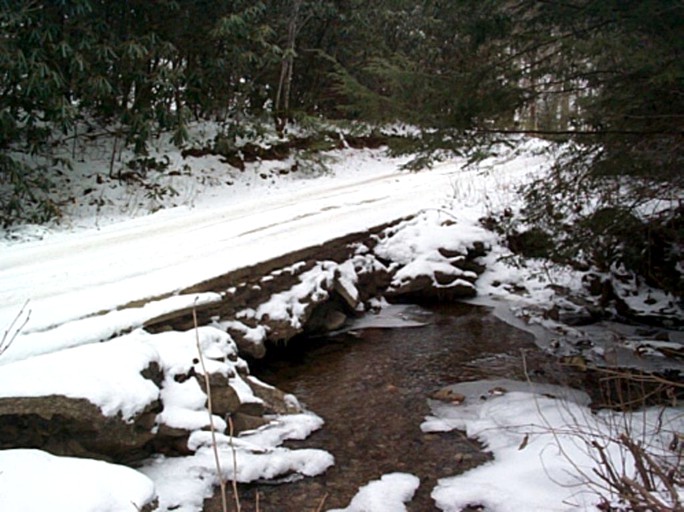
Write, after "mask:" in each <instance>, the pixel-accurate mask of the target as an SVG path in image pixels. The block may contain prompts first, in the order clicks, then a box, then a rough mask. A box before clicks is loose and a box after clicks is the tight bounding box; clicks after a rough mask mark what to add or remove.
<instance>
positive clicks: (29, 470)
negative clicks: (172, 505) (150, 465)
mask: <svg viewBox="0 0 684 512" xmlns="http://www.w3.org/2000/svg"><path fill="white" fill-rule="evenodd" d="M155 498H156V494H155V488H154V483H153V482H152V481H151V480H150V479H149V478H147V477H146V476H145V475H143V474H141V473H139V472H138V471H135V470H133V469H130V468H126V467H123V466H117V465H114V464H109V463H107V462H101V461H94V460H88V459H74V458H69V457H55V456H54V455H50V454H48V453H45V452H41V451H39V450H0V503H1V504H2V510H5V511H7V512H11V511H22V512H45V511H47V510H49V511H50V512H124V511H127V510H135V509H138V510H141V509H142V508H143V507H144V506H145V505H148V504H150V503H152V502H153V501H154V500H155Z"/></svg>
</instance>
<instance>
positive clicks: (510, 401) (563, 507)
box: [421, 381, 684, 512]
mask: <svg viewBox="0 0 684 512" xmlns="http://www.w3.org/2000/svg"><path fill="white" fill-rule="evenodd" d="M449 389H451V390H453V391H454V392H456V393H461V394H463V395H464V396H465V397H466V398H465V401H464V402H463V404H462V405H458V406H456V405H451V404H445V403H441V402H433V403H432V404H431V405H432V415H431V416H430V417H428V418H427V419H426V421H425V422H424V423H423V425H422V426H421V428H422V430H423V431H424V432H443V431H448V430H451V429H461V430H464V431H465V432H466V433H467V435H468V436H469V437H474V438H477V439H479V440H480V441H481V442H483V443H484V445H485V447H486V449H487V450H489V451H491V452H492V454H493V456H494V461H492V462H489V463H487V464H484V465H482V466H479V467H477V468H475V469H472V470H470V471H468V472H466V473H464V474H462V475H459V476H454V477H449V478H442V479H440V480H439V482H438V485H437V487H435V489H434V490H433V492H432V497H433V499H434V500H435V501H436V503H437V506H438V507H439V508H440V510H443V511H445V512H456V511H459V510H461V509H462V508H464V507H466V506H467V505H475V504H478V505H482V506H484V507H486V509H487V510H492V511H495V512H514V511H519V510H529V511H538V512H556V511H557V512H560V511H571V510H572V511H576V510H586V511H595V510H597V508H596V505H597V504H598V503H599V497H600V496H604V497H607V496H609V494H610V493H609V491H608V490H606V489H605V484H604V482H602V481H601V480H600V478H599V477H598V476H597V475H596V473H595V472H594V471H595V470H597V471H600V470H601V466H600V464H599V453H598V452H597V450H595V449H593V448H592V445H591V443H592V442H596V443H598V444H599V445H601V446H603V447H604V449H605V452H606V454H607V457H608V458H609V460H611V461H612V462H613V464H614V466H615V467H616V468H618V471H620V469H619V468H622V471H623V472H621V473H619V474H621V475H622V474H624V475H625V476H627V477H630V478H633V477H634V474H635V472H636V468H635V466H634V463H633V460H632V458H631V456H630V455H629V453H628V452H627V450H626V448H625V447H624V446H622V445H620V444H619V443H618V442H617V438H618V436H619V435H620V434H622V433H627V434H630V435H632V436H633V437H634V439H636V440H639V442H640V443H641V444H642V446H644V447H647V448H648V449H649V453H652V454H658V455H662V456H666V457H670V458H672V457H676V454H675V453H673V452H672V451H670V450H668V448H667V446H668V444H669V443H670V442H671V440H672V436H673V435H675V434H677V433H680V432H682V429H684V414H682V411H681V409H672V408H664V409H661V408H650V409H647V410H645V411H641V412H635V413H626V414H620V413H616V412H613V411H601V412H600V413H598V414H594V413H592V412H591V410H590V409H589V407H588V403H589V400H588V397H586V396H583V394H582V393H580V392H577V391H572V390H569V389H567V388H561V387H558V386H550V385H538V384H531V383H524V382H514V381H480V382H469V383H464V384H456V385H454V386H450V387H449ZM491 390H500V391H499V392H498V393H492V392H491ZM671 461H672V459H671ZM674 464H676V462H674ZM661 490H664V489H661Z"/></svg>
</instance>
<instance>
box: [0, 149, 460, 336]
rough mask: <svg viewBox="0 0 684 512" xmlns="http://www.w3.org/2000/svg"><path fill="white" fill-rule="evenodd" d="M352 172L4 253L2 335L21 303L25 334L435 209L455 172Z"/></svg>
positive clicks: (374, 165) (385, 167)
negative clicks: (26, 317)
mask: <svg viewBox="0 0 684 512" xmlns="http://www.w3.org/2000/svg"><path fill="white" fill-rule="evenodd" d="M352 165H357V166H361V167H362V168H358V169H355V170H354V172H352V173H349V172H346V173H345V172H341V173H336V174H335V176H334V177H327V178H324V179H318V180H306V179H302V180H299V181H296V182H293V181H290V182H289V183H287V184H286V186H282V187H280V188H279V189H277V190H275V191H273V190H270V191H269V192H268V194H266V192H264V191H258V190H254V191H253V192H252V193H251V194H247V195H245V196H244V197H231V198H229V199H227V200H226V202H227V204H225V205H221V204H219V205H217V204H216V203H214V204H213V205H211V206H210V207H202V206H198V207H196V208H194V209H188V208H185V207H180V208H174V209H168V210H163V211H160V212H158V213H157V214H154V215H151V216H147V217H140V218H137V219H131V220H125V221H121V222H118V223H114V224H111V225H109V226H105V227H103V228H100V229H90V230H78V231H65V232H59V233H52V234H50V235H48V236H46V237H45V238H44V239H43V240H39V241H32V242H25V243H19V244H14V245H6V246H4V247H2V249H1V252H0V326H7V325H9V323H10V322H11V320H12V319H13V318H14V317H15V316H16V315H17V313H18V311H19V310H20V308H21V306H22V304H23V303H24V302H25V301H27V300H28V301H29V304H30V305H29V308H30V310H31V319H30V322H29V324H28V325H27V326H26V331H28V332H30V331H35V330H40V329H44V328H46V327H49V326H52V325H55V324H59V323H62V322H64V321H68V320H71V319H75V318H80V317H83V316H86V315H89V314H92V313H95V312H98V311H106V310H110V309H113V308H116V307H117V306H119V305H122V304H125V303H128V302H130V301H134V300H139V299H144V298H146V297H153V296H158V295H161V294H166V293H171V292H174V291H175V290H178V289H181V288H184V287H187V286H190V285H192V284H196V283H198V282H201V281H203V280H205V279H208V278H211V277H215V276H217V275H221V274H223V273H226V272H228V271H231V270H234V269H238V268H241V267H244V266H247V265H251V264H254V263H258V262H261V261H266V260H269V259H271V258H274V257H277V256H280V255H283V254H287V253H289V252H292V251H294V250H297V249H301V248H302V247H307V246H313V245H316V244H320V243H323V242H326V241H328V240H330V239H333V238H336V237H338V236H341V235H344V234H347V233H353V232H358V231H362V230H364V229H367V228H369V227H372V226H375V225H379V224H382V223H385V222H388V221H392V220H394V219H397V218H400V217H403V216H406V215H410V214H413V213H415V212H417V211H419V210H421V209H423V208H431V207H433V208H434V207H438V206H440V205H441V204H442V203H443V201H444V200H445V199H446V198H447V196H448V195H449V191H450V190H451V188H452V184H453V180H454V179H456V177H455V175H456V174H460V173H462V172H463V171H461V169H460V166H459V165H458V164H456V163H451V164H446V165H441V166H439V167H438V168H436V169H434V170H432V171H429V172H421V173H408V172H405V171H401V170H399V168H398V167H399V163H398V161H396V160H391V159H382V160H375V159H373V160H368V159H358V158H357V159H356V160H354V161H353V162H352ZM466 174H472V173H466ZM464 177H465V176H464V175H462V174H460V177H459V178H458V179H463V178H464Z"/></svg>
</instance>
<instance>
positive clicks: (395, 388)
mask: <svg viewBox="0 0 684 512" xmlns="http://www.w3.org/2000/svg"><path fill="white" fill-rule="evenodd" d="M390 309H393V315H395V317H396V318H397V319H398V320H399V322H398V323H397V325H400V322H401V321H406V320H410V321H413V322H415V323H416V324H418V323H424V325H422V326H417V325H416V326H413V327H407V328H390V329H386V328H376V327H373V326H372V325H373V324H372V322H371V323H370V324H369V325H370V326H371V327H369V328H364V329H359V330H356V329H355V328H354V325H353V324H352V325H351V327H350V330H349V331H346V332H343V333H340V334H336V335H330V336H321V337H317V338H311V337H300V338H295V339H293V340H292V341H291V343H290V344H289V345H288V347H287V348H284V347H270V348H269V350H268V352H267V356H266V357H265V358H264V359H263V360H260V361H253V362H251V364H250V366H251V368H252V371H253V373H254V374H255V375H256V376H258V377H259V378H260V379H262V380H264V381H266V382H269V383H271V384H273V385H275V386H277V387H278V388H280V389H283V390H285V391H287V392H290V393H293V394H294V395H296V396H297V397H298V398H299V399H300V400H301V401H302V403H303V404H304V405H305V406H306V407H307V408H310V409H311V410H312V411H314V412H315V413H316V414H318V415H320V416H321V417H322V418H323V419H324V420H325V422H326V424H325V425H324V427H323V428H322V429H321V430H320V431H318V432H316V433H314V434H313V435H311V436H310V437H309V438H308V439H306V440H304V441H298V442H296V443H292V442H290V443H288V446H292V447H297V448H301V447H307V448H319V449H323V450H326V451H329V452H330V453H331V454H333V456H334V457H335V465H334V466H333V467H331V468H330V469H329V470H328V471H326V473H325V474H323V475H321V476H318V477H314V478H308V479H304V480H301V481H297V482H294V483H288V484H287V485H272V484H267V483H265V484H262V485H247V486H244V487H241V499H242V501H243V503H244V506H245V508H244V509H245V510H252V509H253V505H254V504H255V503H256V493H259V503H260V507H261V510H264V511H275V510H278V511H283V512H289V511H292V512H295V511H297V512H299V511H304V510H315V509H316V506H317V504H318V503H320V502H321V500H323V499H324V498H325V507H324V510H327V509H330V508H336V507H344V506H346V505H347V504H348V503H349V502H350V500H351V498H352V497H353V496H354V495H355V494H356V492H357V491H358V488H359V487H361V486H362V485H365V484H366V483H367V482H369V481H371V480H374V479H378V478H380V477H381V476H382V475H384V474H387V473H392V472H397V471H399V472H407V473H411V474H413V475H416V476H417V477H419V478H420V480H421V485H420V487H419V488H418V491H417V492H416V495H415V497H414V499H413V500H412V501H411V502H410V503H409V504H408V505H407V506H408V510H409V511H413V512H422V511H429V510H437V509H436V508H435V505H434V502H433V500H432V498H431V497H430V491H431V490H432V489H433V488H434V487H435V485H436V483H437V480H438V479H439V478H443V477H447V476H452V475H456V474H460V473H462V472H464V471H467V470H468V469H471V468H473V467H475V466H478V465H480V464H482V463H484V462H486V461H487V460H489V459H490V456H489V454H488V453H487V452H486V451H485V450H483V449H482V447H481V446H480V445H479V443H477V442H476V441H474V440H471V439H468V438H467V437H466V436H465V435H464V434H463V433H461V432H459V431H453V432H445V433H433V434H425V433H423V432H421V430H420V424H421V422H422V421H423V420H424V418H425V417H426V415H427V414H428V413H429V406H428V399H429V398H434V397H438V396H439V390H440V389H442V388H443V387H445V386H448V385H451V384H455V383H458V382H465V381H471V380H481V379H498V378H508V379H516V380H525V379H526V378H527V376H526V375H525V373H524V371H523V368H524V367H525V366H527V368H528V376H530V377H531V378H533V379H535V380H537V381H541V382H553V383H559V382H560V381H564V382H563V383H564V384H576V382H575V381H576V380H577V379H578V378H581V377H580V376H578V375H576V374H574V373H573V372H572V371H571V370H568V369H566V368H563V367H562V366H561V365H560V364H559V363H558V362H557V361H556V360H555V359H554V358H552V357H549V356H547V355H545V354H544V353H542V352H541V351H540V350H539V349H538V347H537V346H536V345H535V343H534V338H533V337H532V336H531V335H530V334H528V333H525V332H523V331H521V330H519V329H515V328H513V327H511V326H510V325H507V324H506V323H504V322H502V321H501V320H499V319H498V318H496V317H495V316H494V315H493V314H492V312H491V310H490V309H488V308H483V307H476V306H470V305H466V304H457V303H454V304H441V305H432V306H428V307H427V308H425V307H418V306H403V307H401V306H400V307H394V308H390ZM368 316H371V317H372V316H373V315H372V314H369V315H368ZM523 357H524V358H525V364H523ZM573 379H574V380H575V381H573ZM326 496H327V497H326ZM219 505H220V503H219V500H218V499H217V498H216V497H215V498H212V499H211V500H209V501H208V502H206V504H205V510H206V511H218V510H220V508H219Z"/></svg>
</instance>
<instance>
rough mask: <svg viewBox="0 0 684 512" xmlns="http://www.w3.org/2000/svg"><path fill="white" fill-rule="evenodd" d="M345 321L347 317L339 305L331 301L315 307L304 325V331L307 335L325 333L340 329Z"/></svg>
mask: <svg viewBox="0 0 684 512" xmlns="http://www.w3.org/2000/svg"><path fill="white" fill-rule="evenodd" d="M346 321H347V315H346V314H345V313H344V312H343V311H342V307H341V305H340V304H339V303H338V302H337V301H335V300H331V301H329V302H324V303H322V304H319V305H318V306H316V308H315V309H314V310H313V311H312V312H311V316H310V317H309V320H308V321H307V323H306V326H305V328H304V330H305V331H306V332H308V333H313V334H317V333H325V332H331V331H335V330H337V329H339V328H341V327H342V326H343V325H344V323H345V322H346Z"/></svg>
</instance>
